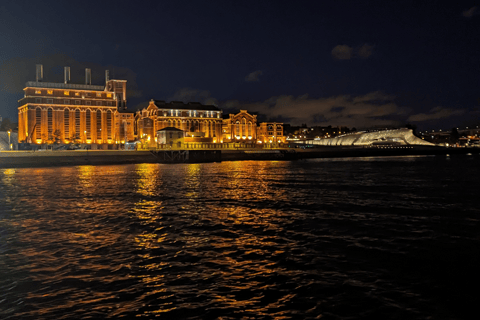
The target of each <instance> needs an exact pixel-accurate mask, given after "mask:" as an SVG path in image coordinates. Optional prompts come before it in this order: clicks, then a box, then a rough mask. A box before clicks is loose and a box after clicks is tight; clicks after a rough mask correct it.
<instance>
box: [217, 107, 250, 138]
mask: <svg viewBox="0 0 480 320" xmlns="http://www.w3.org/2000/svg"><path fill="white" fill-rule="evenodd" d="M222 138H223V139H222V142H226V143H227V142H244V143H256V141H257V116H256V115H252V114H250V113H248V112H247V110H240V112H239V113H237V114H229V115H228V118H226V119H223V125H222Z"/></svg>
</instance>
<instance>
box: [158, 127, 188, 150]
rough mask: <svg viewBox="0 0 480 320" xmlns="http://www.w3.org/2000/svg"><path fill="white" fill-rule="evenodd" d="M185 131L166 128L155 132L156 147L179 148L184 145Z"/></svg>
mask: <svg viewBox="0 0 480 320" xmlns="http://www.w3.org/2000/svg"><path fill="white" fill-rule="evenodd" d="M184 138H185V131H183V130H181V129H177V128H173V127H166V128H163V129H160V130H158V131H157V147H162V146H167V147H170V148H171V147H174V148H181V147H182V146H183V144H184Z"/></svg>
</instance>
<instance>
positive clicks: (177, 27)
mask: <svg viewBox="0 0 480 320" xmlns="http://www.w3.org/2000/svg"><path fill="white" fill-rule="evenodd" d="M476 5H477V4H476V3H475V2H472V1H450V3H449V4H443V3H442V4H440V3H439V2H433V1H280V0H274V1H260V0H256V1H248V0H243V1H235V2H233V1H224V0H222V1H81V2H70V1H36V2H31V1H19V0H17V1H8V0H7V1H2V2H1V4H0V115H1V116H3V117H9V118H11V119H14V120H16V118H17V100H18V99H20V98H21V97H22V94H23V93H22V89H23V86H24V84H25V82H26V81H31V80H34V79H35V64H37V63H41V64H43V65H44V75H45V81H62V72H63V66H70V67H71V70H72V82H73V83H84V81H85V80H84V68H86V67H88V68H91V69H92V75H93V82H94V83H95V84H102V83H103V81H104V80H103V79H104V70H105V69H109V70H110V75H111V77H112V78H114V77H115V78H119V79H126V80H128V83H127V87H128V89H129V100H128V107H129V109H136V108H137V107H139V106H143V105H145V102H146V101H149V100H150V99H152V98H153V99H160V100H183V101H200V102H202V103H215V104H216V105H218V106H219V107H220V108H222V109H223V110H224V112H228V111H231V110H235V109H240V108H241V109H247V110H249V111H255V112H259V113H260V114H262V115H264V116H263V118H264V119H272V120H282V121H285V122H290V123H292V124H301V123H307V124H308V125H329V124H331V125H347V126H350V127H352V126H355V127H357V128H362V127H371V126H391V125H397V126H398V125H402V124H406V123H412V124H416V125H417V126H418V127H419V128H420V129H436V128H445V129H449V128H451V127H453V126H472V125H480V124H479V123H478V122H480V121H479V118H480V108H479V105H480V61H479V58H480V55H479V53H480V42H479V41H480V40H479V39H480V36H479V35H480V5H479V7H478V8H477V7H476Z"/></svg>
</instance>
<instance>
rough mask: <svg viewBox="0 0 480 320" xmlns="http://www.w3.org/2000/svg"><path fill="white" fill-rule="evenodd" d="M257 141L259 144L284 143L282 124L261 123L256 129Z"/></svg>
mask: <svg viewBox="0 0 480 320" xmlns="http://www.w3.org/2000/svg"><path fill="white" fill-rule="evenodd" d="M257 140H258V141H259V142H260V143H284V142H285V137H284V136H283V123H279V122H262V123H260V124H259V125H258V128H257Z"/></svg>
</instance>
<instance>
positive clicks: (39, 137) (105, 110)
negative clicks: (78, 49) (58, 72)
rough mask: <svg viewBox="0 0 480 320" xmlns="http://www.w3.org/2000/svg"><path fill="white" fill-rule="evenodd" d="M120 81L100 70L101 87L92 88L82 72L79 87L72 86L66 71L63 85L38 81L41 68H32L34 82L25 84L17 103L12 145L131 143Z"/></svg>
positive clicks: (130, 123)
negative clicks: (82, 79)
mask: <svg viewBox="0 0 480 320" xmlns="http://www.w3.org/2000/svg"><path fill="white" fill-rule="evenodd" d="M126 82H127V81H126V80H110V79H109V73H108V71H106V73H105V85H104V86H103V85H92V84H91V72H90V69H86V70H85V84H72V83H70V68H69V67H65V69H64V83H53V82H44V81H43V66H42V65H37V75H36V81H29V82H27V83H26V86H25V89H24V92H25V95H24V97H23V98H22V99H20V100H19V101H18V141H19V142H29V143H34V144H43V143H54V142H59V143H88V144H107V145H108V144H119V143H124V142H125V141H128V140H133V139H134V135H133V134H134V132H133V121H134V116H133V113H132V112H130V111H128V110H127V109H126V101H127V98H126Z"/></svg>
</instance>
